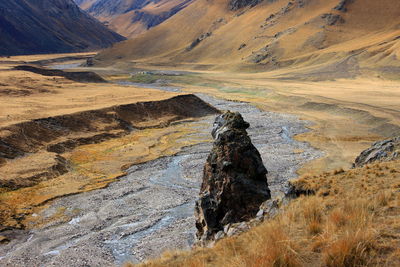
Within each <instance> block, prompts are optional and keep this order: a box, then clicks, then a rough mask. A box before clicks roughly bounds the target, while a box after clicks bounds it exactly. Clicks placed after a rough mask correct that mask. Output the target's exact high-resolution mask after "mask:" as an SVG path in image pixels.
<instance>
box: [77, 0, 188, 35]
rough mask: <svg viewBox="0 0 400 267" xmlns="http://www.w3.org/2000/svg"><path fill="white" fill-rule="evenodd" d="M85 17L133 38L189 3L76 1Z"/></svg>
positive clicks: (180, 0)
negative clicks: (94, 19) (87, 16)
mask: <svg viewBox="0 0 400 267" xmlns="http://www.w3.org/2000/svg"><path fill="white" fill-rule="evenodd" d="M75 2H76V3H77V4H78V5H79V6H80V7H81V8H82V9H84V10H86V11H87V12H88V13H90V14H91V15H93V16H94V17H96V18H97V19H99V20H100V21H102V22H104V23H105V24H107V25H109V27H110V28H111V29H112V30H114V31H116V32H118V33H120V34H122V35H124V36H126V37H134V36H136V35H138V34H141V33H143V32H145V31H147V30H148V29H150V28H152V27H154V26H157V25H158V24H160V23H162V22H163V21H165V20H167V19H168V18H170V17H171V16H173V15H175V14H176V13H178V12H179V11H181V10H182V9H183V8H185V7H186V6H187V5H188V4H189V3H190V2H192V0H117V1H114V0H75Z"/></svg>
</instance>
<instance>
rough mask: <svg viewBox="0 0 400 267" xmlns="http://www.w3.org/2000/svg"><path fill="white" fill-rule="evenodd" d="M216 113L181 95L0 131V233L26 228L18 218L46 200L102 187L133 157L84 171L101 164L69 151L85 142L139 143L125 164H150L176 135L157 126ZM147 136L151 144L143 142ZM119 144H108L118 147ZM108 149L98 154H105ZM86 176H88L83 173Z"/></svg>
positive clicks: (21, 217)
mask: <svg viewBox="0 0 400 267" xmlns="http://www.w3.org/2000/svg"><path fill="white" fill-rule="evenodd" d="M218 112H219V111H218V110H217V109H215V108H214V107H212V106H210V105H209V104H207V103H206V102H204V101H202V100H201V99H200V98H198V97H196V96H195V95H179V96H176V97H173V98H170V99H166V100H161V101H150V102H139V103H134V104H128V105H119V106H114V107H109V108H104V109H100V110H90V111H84V112H78V113H74V114H69V115H62V116H55V117H49V118H44V119H37V120H33V121H28V122H23V123H18V124H15V125H11V126H7V127H3V128H0V137H1V139H0V159H1V161H0V164H1V165H0V173H1V175H0V188H1V190H0V193H1V194H0V212H1V215H2V216H1V219H0V225H1V227H0V230H1V229H6V228H7V227H17V228H21V227H22V228H24V227H26V223H24V222H22V220H23V219H24V218H25V217H26V216H27V215H29V214H31V213H32V212H33V210H32V208H33V207H36V206H40V205H43V203H45V202H47V201H48V200H51V199H53V198H56V197H59V196H62V195H65V194H72V193H77V192H82V191H87V190H91V189H94V188H101V187H103V186H106V185H107V184H108V183H109V182H111V181H113V179H115V177H117V176H119V175H121V174H122V172H121V167H123V163H121V162H124V158H126V157H128V156H132V151H130V152H126V153H124V154H126V155H122V156H121V157H120V158H119V157H118V156H116V158H117V159H119V160H120V161H121V162H116V163H115V166H112V167H110V166H108V165H107V163H105V166H108V167H107V169H109V170H107V171H105V173H103V174H100V172H99V169H97V171H86V168H88V166H87V165H85V167H83V166H82V165H84V164H85V163H87V162H89V163H90V164H95V163H98V162H99V161H100V159H99V157H98V156H97V157H95V159H93V162H94V163H92V158H91V156H93V155H95V154H96V153H95V152H92V151H91V152H83V153H80V150H77V151H73V152H71V153H69V152H70V151H72V150H74V149H76V148H78V147H82V146H84V145H88V144H98V143H103V144H102V146H99V147H100V148H101V147H104V146H105V145H107V143H106V142H105V141H106V140H112V139H118V140H119V142H121V143H122V144H123V143H124V142H126V143H128V144H137V145H136V146H133V147H132V149H135V151H134V152H135V153H133V154H135V155H136V157H137V159H135V160H133V159H132V161H128V162H127V163H131V164H132V163H135V162H142V161H143V160H146V159H147V160H149V159H150V160H151V159H154V157H158V156H160V154H161V153H163V152H164V150H163V148H162V143H163V142H166V143H167V144H166V145H165V147H166V148H168V147H169V146H170V144H169V141H168V138H171V139H172V140H174V138H175V137H174V136H177V137H176V138H178V137H179V136H180V134H175V133H174V131H172V130H170V131H168V130H162V129H160V128H163V127H166V126H168V125H170V124H171V123H173V122H178V121H181V120H184V119H192V118H199V117H202V116H206V115H210V114H217V113H218ZM152 128H155V130H154V131H153V132H146V131H145V130H144V129H152ZM181 131H182V132H185V131H184V130H183V129H181ZM146 135H149V139H150V140H144V139H143V138H145V136H146ZM165 138H167V139H166V140H164V139H165ZM119 142H118V141H116V142H114V143H111V145H114V146H122V145H121V143H119ZM171 143H172V144H173V143H174V142H173V141H171ZM156 144H161V146H159V147H158V149H159V152H158V153H157V152H151V149H150V147H151V146H153V145H154V146H155V145H156ZM126 146H127V145H125V147H126ZM175 146H176V147H177V148H179V147H180V146H178V145H175ZM166 148H164V149H166ZM109 149H110V148H107V149H105V150H106V151H102V154H103V155H107V154H109V153H110V152H109V151H107V150H109ZM100 151H101V150H99V152H100ZM167 154H168V153H167ZM114 159H115V158H114ZM108 162H112V159H109V160H108ZM127 163H125V164H127ZM85 172H88V173H89V174H83V173H85ZM78 174H79V175H78ZM56 178H57V179H56ZM49 180H54V181H49ZM43 182H46V183H47V184H46V185H45V184H43ZM89 185H90V186H89ZM44 189H45V190H44Z"/></svg>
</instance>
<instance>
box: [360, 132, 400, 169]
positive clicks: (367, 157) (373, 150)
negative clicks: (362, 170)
mask: <svg viewBox="0 0 400 267" xmlns="http://www.w3.org/2000/svg"><path fill="white" fill-rule="evenodd" d="M399 158H400V136H398V137H395V138H392V139H388V140H384V141H379V142H375V143H374V144H372V146H371V147H370V148H368V149H366V150H364V151H363V152H361V154H360V155H359V156H358V157H357V158H356V160H355V162H354V164H353V167H355V168H356V167H362V166H364V165H366V164H369V163H373V162H376V161H391V160H395V159H399Z"/></svg>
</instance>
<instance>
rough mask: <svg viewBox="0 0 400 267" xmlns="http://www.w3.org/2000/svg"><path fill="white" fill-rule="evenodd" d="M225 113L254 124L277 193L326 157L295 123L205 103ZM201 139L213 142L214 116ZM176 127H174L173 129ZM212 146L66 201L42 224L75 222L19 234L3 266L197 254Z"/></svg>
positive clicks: (237, 106) (0, 253) (140, 168)
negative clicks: (198, 210) (199, 210)
mask: <svg viewBox="0 0 400 267" xmlns="http://www.w3.org/2000/svg"><path fill="white" fill-rule="evenodd" d="M199 96H200V97H201V98H202V99H203V100H205V101H206V102H208V103H210V104H211V105H213V106H215V107H216V108H218V109H220V110H231V111H239V112H240V113H241V114H242V115H243V117H244V119H245V120H246V121H248V122H249V123H250V128H249V130H248V132H249V135H250V137H251V139H252V141H253V144H254V145H255V146H256V147H257V149H258V150H259V151H260V153H261V156H262V158H263V161H264V164H265V166H266V167H267V169H268V171H269V174H268V182H269V188H270V189H271V191H272V192H271V193H272V195H273V197H274V196H277V195H279V194H280V193H281V190H282V189H283V186H284V184H285V183H286V181H287V180H288V179H291V178H294V177H296V170H297V169H299V167H300V166H301V165H302V164H304V163H306V162H308V161H310V160H313V159H316V158H318V157H321V156H322V153H321V152H319V151H317V150H315V149H313V148H312V147H310V146H309V145H308V144H307V143H303V142H298V141H296V140H294V139H293V138H292V137H293V135H295V134H299V133H303V132H305V131H307V129H306V127H307V126H308V122H307V121H304V120H300V119H298V118H297V117H295V116H292V115H286V114H278V113H272V112H263V111H260V110H258V109H257V108H255V107H253V106H251V105H250V104H247V103H240V102H229V101H224V100H220V99H215V98H211V97H209V96H205V95H199ZM203 121H204V124H201V125H203V126H201V127H199V128H198V132H197V133H196V134H197V135H199V136H208V135H209V134H210V131H211V128H212V123H213V121H214V116H209V117H205V118H204V119H203ZM172 127H173V126H172ZM210 149H211V143H202V144H199V145H196V146H192V147H187V148H186V149H184V150H183V151H182V152H181V153H179V154H178V155H175V156H172V157H164V158H160V159H157V160H154V161H151V162H148V163H144V164H141V165H136V166H133V167H131V168H130V169H129V174H128V175H127V176H126V177H122V178H121V179H120V180H119V181H117V182H115V183H113V184H111V185H110V186H108V187H107V188H105V189H100V190H95V191H91V192H86V193H82V194H78V195H73V196H68V197H64V198H60V199H58V200H56V201H54V202H53V203H52V204H51V205H50V207H49V208H48V209H46V210H44V211H43V212H42V214H38V216H43V217H52V216H53V215H54V214H56V213H59V212H62V213H63V214H64V215H65V216H67V217H68V218H69V220H68V221H66V220H65V216H64V217H63V218H64V219H60V220H59V221H53V222H52V223H50V224H47V225H45V226H43V227H41V228H39V229H34V230H31V231H29V232H28V231H21V232H18V233H15V234H16V236H17V238H16V239H14V240H12V241H11V242H10V243H8V244H6V245H2V246H0V265H1V266H114V265H120V264H122V263H123V262H125V261H133V262H139V261H142V260H144V259H146V258H149V257H155V256H158V255H159V254H160V253H161V252H163V251H164V250H166V249H175V248H189V247H190V245H191V244H192V242H193V241H194V233H195V220H194V216H193V213H194V201H195V200H196V199H197V197H198V193H199V188H200V183H201V178H202V170H203V166H204V163H205V161H206V157H207V155H208V153H209V151H210Z"/></svg>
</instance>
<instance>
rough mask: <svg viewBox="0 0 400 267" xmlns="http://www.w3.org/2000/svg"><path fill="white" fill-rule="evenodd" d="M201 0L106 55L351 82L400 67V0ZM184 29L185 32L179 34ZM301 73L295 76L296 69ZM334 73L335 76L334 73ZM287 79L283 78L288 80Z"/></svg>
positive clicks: (106, 59) (103, 57)
mask: <svg viewBox="0 0 400 267" xmlns="http://www.w3.org/2000/svg"><path fill="white" fill-rule="evenodd" d="M259 2H260V1H257V0H231V1H228V0H211V1H210V0H197V1H195V2H193V3H192V4H190V5H189V6H188V7H187V8H185V9H184V10H182V11H181V12H179V13H178V14H177V15H175V16H174V17H172V18H171V19H169V20H167V21H166V22H164V23H162V24H161V25H159V26H158V27H156V28H154V29H152V30H150V31H149V32H147V33H145V34H143V35H142V36H139V37H138V38H136V39H135V40H130V41H127V42H124V43H121V44H119V45H117V46H115V47H114V48H112V49H109V50H107V51H104V52H103V53H101V54H100V55H99V56H98V57H97V60H99V61H103V62H105V63H106V64H107V62H109V61H110V60H112V59H114V58H116V57H118V58H124V59H126V60H134V61H142V62H152V63H155V62H157V63H172V62H174V63H182V64H188V63H195V64H202V65H206V66H208V67H219V68H221V67H222V66H223V68H224V69H226V68H227V67H228V68H242V69H243V68H244V69H248V68H250V69H258V70H276V69H282V68H284V67H291V66H296V67H297V68H299V67H301V69H302V70H303V71H302V72H299V73H298V75H301V76H302V77H303V76H307V75H311V76H312V75H314V74H316V73H319V74H321V73H322V74H323V75H325V76H326V77H325V78H328V79H329V78H330V77H329V76H330V75H331V73H334V75H335V77H353V76H355V75H358V74H359V73H360V69H364V70H370V69H371V68H374V69H382V68H385V70H386V71H389V72H393V73H396V72H398V71H399V69H400V61H399V60H398V59H399V58H400V19H399V18H400V2H399V1H397V0H382V1H375V0H324V1H322V0H292V1H288V0H264V1H261V2H260V3H259ZM178 27H179V31H178V30H176V29H178ZM296 71H297V70H296ZM332 75H333V74H332ZM283 76H284V75H283Z"/></svg>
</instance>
